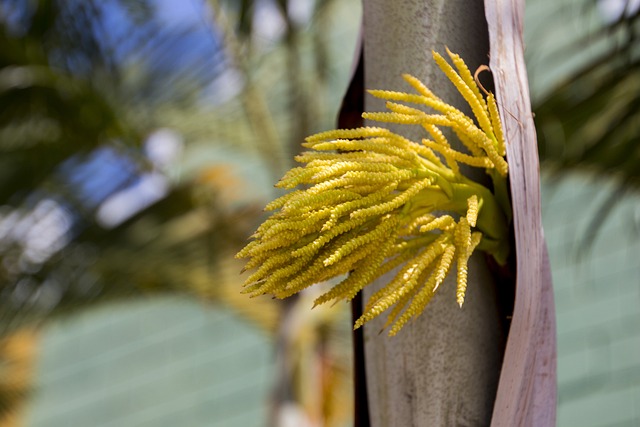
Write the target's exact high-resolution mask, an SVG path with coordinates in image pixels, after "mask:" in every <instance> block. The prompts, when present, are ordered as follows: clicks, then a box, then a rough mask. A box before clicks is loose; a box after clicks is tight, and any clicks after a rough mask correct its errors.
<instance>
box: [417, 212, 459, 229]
mask: <svg viewBox="0 0 640 427" xmlns="http://www.w3.org/2000/svg"><path fill="white" fill-rule="evenodd" d="M455 223H456V221H455V220H454V219H453V217H451V216H450V215H443V216H441V217H438V218H436V219H434V220H433V221H431V222H428V223H427V224H425V225H423V226H421V227H420V232H421V233H427V232H429V231H433V230H443V231H446V230H449V229H450V228H451V227H453V225H455Z"/></svg>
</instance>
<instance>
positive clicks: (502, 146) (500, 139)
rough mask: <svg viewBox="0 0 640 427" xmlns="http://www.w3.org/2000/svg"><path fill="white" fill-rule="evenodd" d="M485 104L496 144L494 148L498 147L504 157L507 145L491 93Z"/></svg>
mask: <svg viewBox="0 0 640 427" xmlns="http://www.w3.org/2000/svg"><path fill="white" fill-rule="evenodd" d="M487 104H488V105H489V118H491V124H492V125H493V131H494V134H495V137H496V142H497V144H498V145H497V147H496V148H497V149H498V154H500V155H501V156H503V157H504V156H505V155H506V154H507V145H506V143H505V141H504V135H503V134H502V122H500V114H499V113H498V105H497V104H496V98H495V97H494V96H493V94H492V93H490V94H489V96H487Z"/></svg>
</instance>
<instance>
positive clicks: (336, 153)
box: [237, 50, 511, 335]
mask: <svg viewBox="0 0 640 427" xmlns="http://www.w3.org/2000/svg"><path fill="white" fill-rule="evenodd" d="M447 53H448V54H449V57H450V58H451V61H452V62H453V65H454V66H455V67H456V69H457V71H456V70H455V69H454V68H453V67H452V66H451V65H449V63H448V62H447V61H446V60H445V59H444V58H443V57H442V56H441V55H439V54H437V53H435V52H434V53H433V56H434V59H435V61H436V63H437V64H438V66H439V67H440V68H441V69H442V71H443V72H444V73H445V74H446V75H447V77H448V78H449V80H451V82H452V83H453V84H454V85H455V87H456V88H457V90H458V91H459V92H460V94H461V95H462V96H463V97H464V99H465V100H466V101H467V103H468V104H469V106H470V107H471V110H472V111H473V114H474V116H475V121H474V120H473V119H471V118H469V117H467V116H466V115H465V114H463V113H462V112H461V111H460V110H458V109H456V108H454V107H452V106H451V105H449V104H447V103H445V102H444V101H442V100H441V99H440V98H438V97H437V96H436V95H434V94H433V93H432V92H431V91H430V90H429V89H428V88H427V87H426V86H425V85H424V84H422V83H421V82H420V81H419V80H418V79H416V78H415V77H413V76H410V75H404V76H403V77H404V79H405V80H406V82H407V83H408V84H409V85H410V86H411V87H412V88H413V89H414V91H415V93H404V92H391V91H384V90H374V91H370V93H371V94H372V95H373V96H376V97H378V98H382V99H385V100H387V104H386V106H387V109H388V110H389V111H387V112H379V113H364V114H363V117H364V118H365V119H368V120H371V121H375V122H380V123H401V124H406V125H414V126H415V125H417V126H421V127H422V128H423V129H424V130H425V132H426V135H425V136H428V138H424V139H422V141H420V142H416V141H411V140H409V139H407V138H405V137H404V136H402V135H399V134H397V133H394V132H392V131H390V130H388V129H385V128H382V127H363V128H358V129H347V130H332V131H328V132H323V133H319V134H317V135H313V136H310V137H308V138H307V139H306V142H305V143H304V144H303V145H304V146H305V147H306V148H308V149H309V151H305V152H303V153H302V154H300V155H299V156H297V157H296V160H297V161H298V162H299V163H301V164H303V166H301V167H296V168H293V169H292V170H290V171H289V172H288V173H287V174H286V175H285V176H284V177H283V178H282V179H281V180H280V182H279V183H278V184H277V185H276V186H277V187H281V188H286V189H290V190H291V191H290V192H289V193H287V194H286V195H284V196H282V197H280V198H278V199H276V200H275V201H273V202H271V203H269V204H268V205H267V207H266V210H268V211H273V212H274V213H273V214H272V215H271V217H269V218H268V219H267V220H266V221H265V222H264V223H263V224H262V225H261V226H260V227H259V228H258V230H257V231H256V232H255V234H254V235H253V236H252V237H253V241H251V242H250V243H249V244H248V245H247V246H246V247H245V248H244V249H243V250H241V251H240V252H239V253H238V255H237V256H238V257H240V258H245V257H246V258H249V261H248V262H247V265H246V268H245V269H251V270H255V271H253V273H252V274H251V275H250V276H249V277H248V278H247V279H246V283H245V289H244V292H245V293H248V294H249V295H251V296H258V295H262V294H272V295H274V296H275V297H277V298H285V297H288V296H290V295H293V294H295V293H297V292H300V291H301V290H303V289H305V288H307V287H309V286H311V285H313V284H314V283H319V282H324V281H326V280H328V279H331V278H334V277H337V276H343V275H345V274H347V275H346V276H344V278H343V280H342V281H340V282H339V283H338V284H337V285H335V286H334V287H333V288H331V289H330V290H329V291H328V292H326V293H325V294H323V295H321V296H320V297H319V298H318V299H317V300H316V301H315V304H316V305H318V304H322V303H325V302H328V301H332V300H341V299H344V300H350V299H352V298H353V297H354V296H355V295H356V294H357V293H358V292H359V291H360V290H362V288H364V287H365V286H367V285H368V284H370V283H371V282H372V281H373V280H374V279H376V278H378V277H380V276H382V275H384V274H385V273H388V272H390V271H392V270H395V269H397V270H396V271H397V272H396V273H395V276H394V277H393V278H392V279H391V280H390V281H389V283H387V284H386V285H385V286H384V287H383V288H381V289H380V290H379V291H377V292H376V293H375V294H374V295H372V296H371V298H369V300H368V301H367V302H366V305H365V307H364V310H363V315H362V317H360V319H358V320H357V321H356V324H355V327H356V328H358V327H360V326H362V325H363V324H364V323H365V322H367V321H369V320H371V319H373V318H374V317H376V316H378V315H380V314H382V313H383V312H385V311H388V310H389V314H388V318H387V323H386V325H385V327H386V326H391V328H390V330H389V335H395V334H396V333H397V332H398V331H399V330H400V329H401V328H402V327H403V326H404V325H405V324H406V323H407V322H408V321H409V320H410V319H412V318H415V317H417V316H418V315H420V313H422V311H423V310H424V308H425V306H426V305H427V303H428V302H429V301H430V300H431V298H432V297H433V295H434V294H435V292H436V291H437V290H438V287H439V286H440V285H441V284H442V282H443V281H444V279H445V277H446V276H447V275H448V274H449V272H450V271H451V270H452V269H453V268H454V264H455V271H456V275H457V290H456V299H457V303H458V304H459V305H460V306H462V304H463V303H464V298H465V292H466V289H467V261H468V260H469V257H470V256H471V254H472V253H473V251H474V250H475V249H478V250H482V251H485V252H487V253H489V254H491V255H492V256H493V257H494V258H495V259H496V260H497V261H498V263H500V264H505V263H506V259H507V255H508V252H509V247H508V223H509V221H510V218H511V207H510V205H509V198H508V193H507V181H506V176H507V171H508V166H507V163H506V161H505V159H504V156H505V142H504V138H503V135H502V128H501V124H500V118H499V115H498V109H497V107H496V102H495V99H494V97H493V95H492V94H490V93H489V94H487V96H486V98H485V97H484V96H483V95H482V94H481V92H480V90H479V88H478V85H477V84H476V82H475V80H474V78H473V76H472V75H471V73H470V71H469V69H468V68H467V66H466V65H465V64H464V62H463V61H462V59H461V58H460V57H459V56H458V55H455V54H453V53H451V52H449V51H448V50H447ZM418 107H422V109H421V108H418ZM442 128H449V129H450V130H451V131H452V132H451V134H452V135H453V134H454V135H456V136H457V138H458V139H459V140H460V142H461V143H462V145H463V146H464V147H466V150H467V151H468V152H466V153H464V152H460V151H458V150H456V149H454V148H453V147H452V146H451V145H450V144H449V141H448V140H447V138H446V137H445V135H444V134H443V132H442V130H441V129H442ZM461 163H462V164H466V165H469V166H473V167H477V168H484V169H485V170H486V172H487V174H488V175H489V176H490V177H491V180H492V184H493V191H492V190H490V189H488V188H487V187H485V186H483V185H481V184H479V183H477V182H475V181H473V180H471V179H469V178H468V177H466V176H465V175H464V174H463V173H462V171H461V170H460V166H459V165H460V164H461Z"/></svg>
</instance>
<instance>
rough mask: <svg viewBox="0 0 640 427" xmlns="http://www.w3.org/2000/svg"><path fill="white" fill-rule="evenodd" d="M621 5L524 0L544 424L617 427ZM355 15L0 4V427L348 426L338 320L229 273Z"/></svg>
mask: <svg viewBox="0 0 640 427" xmlns="http://www.w3.org/2000/svg"><path fill="white" fill-rule="evenodd" d="M639 14H640V1H638V0H629V1H626V0H600V1H596V0H562V1H557V0H555V1H553V0H531V1H529V2H528V4H527V12H526V23H525V29H526V33H525V38H526V45H527V50H526V56H527V61H528V67H529V75H530V83H531V89H532V102H533V104H534V105H533V107H534V111H535V114H536V124H537V127H538V137H539V143H540V155H541V159H542V161H543V163H542V168H543V183H542V184H543V187H542V189H543V200H542V202H543V221H544V225H545V233H546V238H547V242H548V245H549V251H550V257H551V265H552V274H553V278H554V286H555V297H556V309H557V320H558V349H559V360H558V363H559V371H558V375H559V402H558V405H559V412H558V425H559V426H576V425H580V426H585V427H591V426H592V427H596V426H619V427H622V426H637V425H640V409H637V408H640V328H639V326H640V256H639V255H638V254H639V253H640V193H639V190H640V179H639V176H640V42H639V41H638V38H639V37H640V18H639ZM360 16H361V4H360V1H359V0H238V1H232V0H226V1H224V0H100V1H98V0H0V426H1V427H17V426H25V427H27V426H28V427H63V426H64V427H67V426H95V427H108V426H118V427H129V426H130V427H134V426H136V427H137V426H154V427H158V426H160V427H162V426H166V427H175V426H177V425H179V426H183V427H200V426H214V427H234V426H239V427H240V426H242V427H246V426H278V427H279V426H285V427H286V426H296V427H305V426H336V427H342V426H348V425H349V424H350V420H351V415H352V414H351V412H352V408H351V405H352V403H351V384H350V381H351V373H350V370H351V362H350V358H351V343H350V322H349V316H350V314H349V313H348V306H347V305H346V304H338V305H336V306H334V307H328V308H316V309H314V310H310V309H309V308H310V307H311V301H312V300H313V295H310V294H309V293H307V294H304V295H302V296H301V297H299V298H297V299H292V300H289V301H287V302H284V303H282V302H279V301H274V300H271V299H268V298H258V299H252V300H249V299H248V298H246V297H245V296H243V295H240V294H239V289H240V285H241V281H242V277H241V276H240V275H239V271H240V269H241V268H242V264H241V263H240V262H238V261H237V260H235V259H234V258H233V255H234V254H235V252H237V250H239V248H241V247H242V246H243V245H244V244H245V242H246V239H247V237H248V236H249V235H250V233H251V232H252V231H253V229H254V228H255V226H256V225H257V224H258V223H259V222H260V220H261V219H263V215H264V214H263V212H262V207H263V206H264V204H265V203H266V202H267V201H269V200H270V199H272V198H273V197H275V196H277V193H276V190H275V189H274V188H273V187H272V183H274V182H275V181H276V180H277V179H278V178H279V176H280V175H281V174H282V173H283V172H284V171H285V170H286V169H287V168H289V167H290V166H291V163H292V160H291V159H292V157H293V155H294V154H295V153H296V152H297V151H298V150H299V143H300V141H301V140H302V139H303V138H304V136H306V135H308V134H311V133H314V132H317V131H320V130H326V129H329V128H332V127H334V122H335V118H336V113H337V110H338V108H339V105H340V100H341V96H342V94H343V93H344V91H345V89H346V86H347V83H348V79H349V75H350V69H351V66H352V60H353V53H354V49H355V44H356V39H357V36H358V31H359V27H360Z"/></svg>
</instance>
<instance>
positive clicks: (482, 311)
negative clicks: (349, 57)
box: [364, 0, 506, 427]
mask: <svg viewBox="0 0 640 427" xmlns="http://www.w3.org/2000/svg"><path fill="white" fill-rule="evenodd" d="M486 25H487V24H486V20H485V17H484V5H483V2H481V1H477V0H476V1H472V2H471V1H469V0H429V1H410V0H401V1H393V2H390V1H386V0H367V1H365V2H364V69H365V87H367V88H384V89H389V90H404V89H406V88H405V87H404V82H403V80H402V78H401V75H402V73H410V74H413V75H415V76H416V77H418V78H420V79H421V80H423V81H424V82H425V83H426V85H427V86H428V87H430V88H431V89H432V90H434V92H435V93H436V94H438V95H439V96H440V97H441V98H443V99H445V100H447V101H448V102H452V103H454V104H455V105H456V107H458V108H461V109H463V111H464V107H465V106H464V101H463V100H462V98H461V97H460V96H459V95H458V94H457V91H456V90H455V88H454V87H453V85H451V83H450V82H449V81H448V80H447V79H446V77H445V76H444V75H442V74H441V73H440V72H439V70H438V69H437V66H436V65H435V64H434V62H433V59H432V56H431V50H432V49H434V50H436V51H439V52H443V51H444V49H445V46H448V47H449V48H450V49H451V50H452V51H454V52H456V53H458V54H460V55H461V56H462V57H463V58H464V60H465V61H466V62H467V64H468V65H469V68H470V69H471V70H475V68H477V66H479V65H481V64H486V63H488V53H489V40H488V32H487V26H486ZM365 106H366V110H367V111H374V110H377V111H381V110H382V109H384V104H381V103H380V101H379V100H373V99H370V98H367V99H366V101H365ZM402 132H403V133H405V134H406V133H407V132H406V126H405V127H403V131H402ZM420 132H421V129H420V128H419V127H417V126H416V127H415V129H414V135H408V136H413V137H415V138H414V139H416V140H420V138H421V137H423V136H424V135H422V134H421V133H420ZM479 175H480V176H477V177H474V178H477V179H482V175H483V172H482V171H480V174H479ZM469 268H470V271H469V279H470V283H469V288H468V296H467V298H466V300H465V301H466V302H465V304H464V306H463V308H462V309H460V308H459V307H458V305H457V304H456V302H455V283H453V281H451V280H449V279H448V280H447V281H445V283H444V284H443V285H442V286H441V288H440V290H439V291H438V293H437V295H436V296H435V297H434V299H433V300H432V301H431V302H430V303H429V305H428V306H427V308H426V310H425V312H424V313H423V314H422V315H421V316H420V317H419V318H418V319H417V320H416V321H415V322H413V323H412V324H410V325H407V327H405V328H404V329H403V330H402V331H401V332H400V333H399V334H398V335H397V336H395V337H393V338H389V337H387V336H386V334H385V333H383V334H380V333H379V332H380V330H381V328H382V325H383V322H384V319H381V320H376V321H374V322H371V323H369V324H367V325H366V326H365V331H364V342H365V347H364V348H365V362H366V372H367V375H366V376H367V391H368V393H367V394H368V400H369V411H370V418H371V426H372V427H388V426H459V425H464V426H485V425H489V423H490V422H491V414H492V410H493V404H494V400H495V395H496V388H497V385H498V378H499V374H500V368H501V363H502V357H503V350H504V342H505V335H506V334H505V333H504V331H503V328H502V325H503V322H502V320H503V319H501V316H500V309H499V303H498V300H499V298H498V292H501V290H499V289H497V287H496V283H495V282H494V280H493V278H492V275H491V274H490V272H489V270H488V268H487V265H486V262H485V259H484V257H483V255H482V254H479V255H478V254H476V255H475V256H474V257H472V259H471V260H470V264H469ZM386 281H388V278H387V280H385V278H382V280H380V282H386ZM375 290H376V286H375V284H374V285H373V286H371V287H368V288H366V289H365V294H364V299H365V300H366V299H367V298H368V297H369V296H370V295H371V294H372V293H373V292H375Z"/></svg>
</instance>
